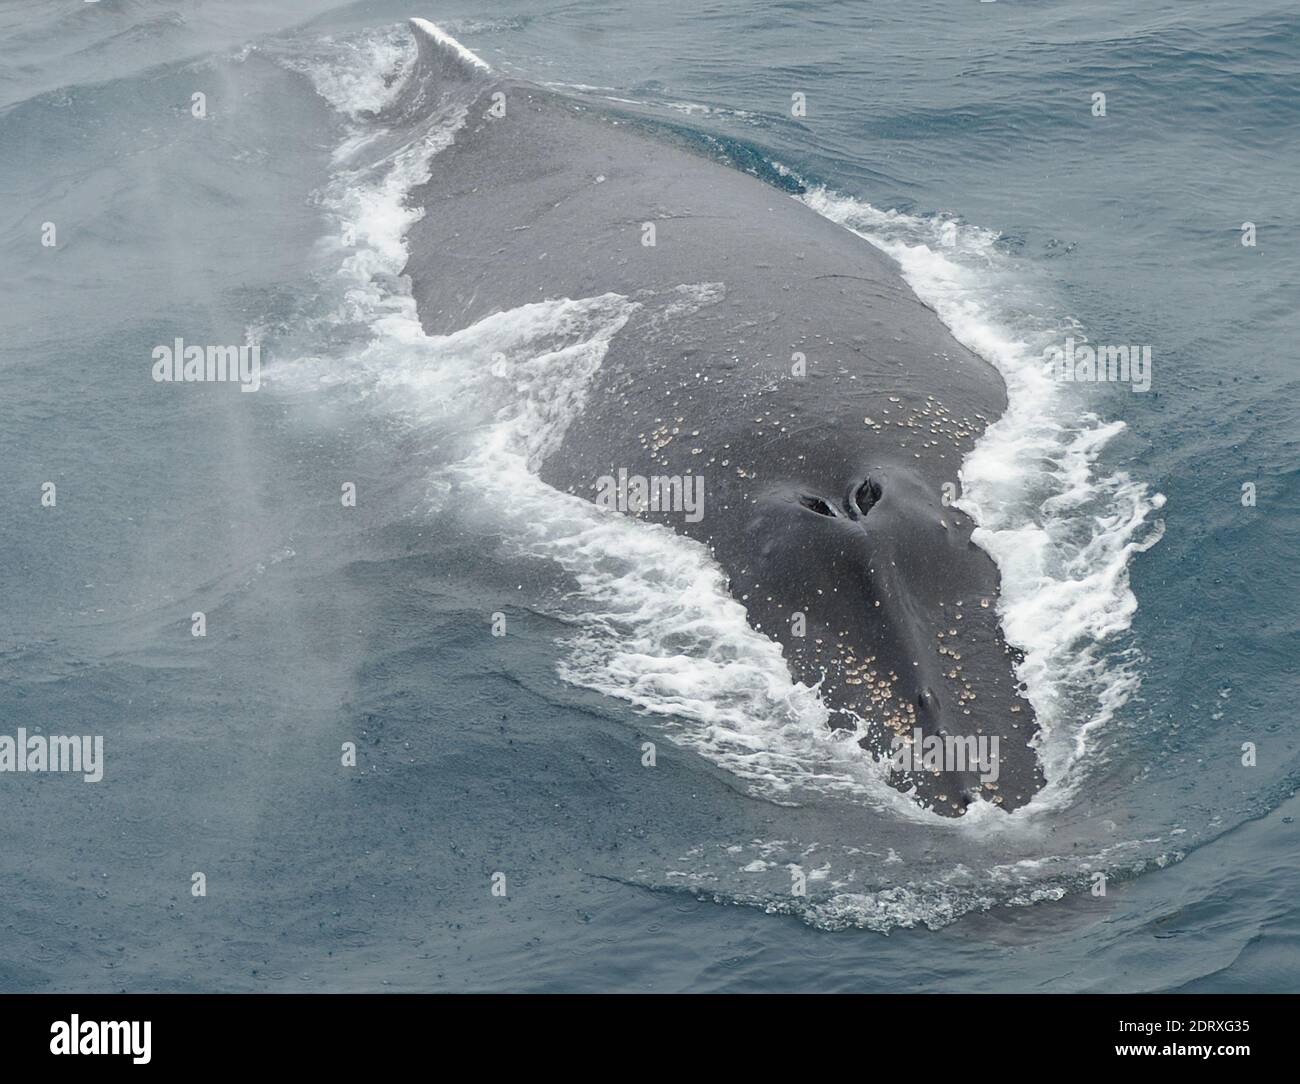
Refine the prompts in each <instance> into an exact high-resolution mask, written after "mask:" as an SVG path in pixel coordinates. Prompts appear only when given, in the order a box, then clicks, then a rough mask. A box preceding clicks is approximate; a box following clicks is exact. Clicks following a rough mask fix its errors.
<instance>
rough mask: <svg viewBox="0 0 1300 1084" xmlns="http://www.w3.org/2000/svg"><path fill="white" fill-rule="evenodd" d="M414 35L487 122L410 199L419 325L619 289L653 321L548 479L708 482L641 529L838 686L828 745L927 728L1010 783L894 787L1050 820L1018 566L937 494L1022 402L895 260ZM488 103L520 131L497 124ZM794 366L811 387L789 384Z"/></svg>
mask: <svg viewBox="0 0 1300 1084" xmlns="http://www.w3.org/2000/svg"><path fill="white" fill-rule="evenodd" d="M415 34H416V37H417V39H419V41H420V49H421V55H420V60H419V69H418V70H417V72H416V78H415V80H414V81H413V84H412V85H413V87H416V88H418V89H416V90H414V91H413V93H415V94H416V95H417V96H418V97H419V98H420V101H419V102H418V107H419V109H421V110H427V109H429V108H435V107H436V108H447V107H449V105H451V104H452V103H456V102H459V103H461V104H464V103H468V114H467V117H468V119H467V120H466V123H465V125H464V127H463V128H462V129H461V130H460V131H458V132H457V133H456V137H455V141H454V143H453V144H452V145H451V146H449V147H447V148H446V149H444V150H442V151H441V152H439V153H438V154H437V155H435V156H434V157H433V159H432V163H431V169H432V173H431V176H430V178H429V181H428V182H427V184H426V185H424V186H423V188H422V189H421V190H420V191H418V192H417V193H416V194H415V198H416V199H418V201H419V202H420V203H421V204H422V205H423V207H424V208H425V214H424V216H423V218H422V219H421V220H420V221H419V222H418V223H417V224H416V225H415V226H414V227H413V228H412V230H411V232H410V235H409V238H408V246H409V250H410V254H411V255H410V260H409V263H408V266H407V268H406V273H407V274H408V275H409V276H410V279H411V282H412V287H413V291H414V296H415V298H416V301H417V305H418V308H419V313H420V318H421V321H422V323H423V326H424V328H425V330H426V331H427V332H428V333H430V334H446V333H450V332H452V331H455V330H457V329H460V328H463V327H466V326H468V325H469V324H471V323H473V322H475V321H477V320H479V319H482V318H483V317H485V316H488V315H491V314H493V313H495V312H500V311H504V310H508V309H511V308H514V307H517V306H520V305H524V304H527V303H530V302H537V301H541V300H545V299H551V298H560V297H569V298H583V297H590V296H594V295H599V294H604V293H607V292H610V291H613V292H616V293H619V294H624V295H626V296H627V297H629V298H632V299H634V300H637V301H639V302H641V304H642V307H641V308H640V309H639V310H638V311H637V312H636V313H635V314H634V315H633V316H632V318H631V319H630V320H629V321H628V323H627V324H626V325H625V326H624V327H623V328H622V330H620V331H619V332H618V333H617V334H616V335H615V337H614V339H613V341H612V344H611V346H610V348H609V351H608V354H607V355H606V357H605V360H604V363H603V365H602V367H601V368H600V370H599V372H598V373H597V375H596V377H595V380H594V382H593V384H592V386H591V387H590V389H589V393H588V396H587V401H586V406H585V409H584V411H583V413H582V415H581V417H579V418H578V419H577V420H575V421H574V422H573V423H572V424H571V425H570V427H569V429H568V431H567V434H566V437H565V439H564V441H563V444H562V446H561V447H560V448H559V449H558V450H557V451H556V452H555V453H554V454H552V455H551V456H550V458H549V459H548V460H547V461H546V462H545V464H544V465H543V468H542V472H541V474H542V478H543V480H544V481H546V482H548V483H549V484H551V485H553V486H555V487H556V488H558V489H561V490H565V491H568V492H572V493H576V494H579V495H584V496H591V495H594V490H595V488H596V484H597V479H599V478H600V477H601V476H603V475H616V474H617V472H618V470H619V469H620V468H623V469H626V470H627V471H628V472H629V473H630V474H639V475H643V476H646V477H650V476H655V475H660V476H662V475H685V474H688V473H696V474H702V475H703V476H704V479H705V501H704V515H703V518H702V519H701V520H700V522H698V523H691V522H688V521H687V520H686V519H685V517H684V516H683V515H682V513H681V512H658V513H655V512H647V513H643V515H644V518H646V519H649V520H655V521H659V522H662V523H665V524H667V525H668V526H670V527H671V528H672V529H673V530H675V531H677V532H679V533H681V534H684V535H687V536H689V537H691V538H694V539H697V540H698V541H700V542H702V543H704V544H705V545H707V546H708V547H709V548H710V550H711V551H712V553H713V556H714V557H715V559H716V560H717V562H718V564H719V565H720V566H721V567H722V569H723V570H724V571H725V572H726V574H727V576H728V578H729V589H730V591H731V593H732V595H733V596H734V597H735V598H737V599H738V600H739V601H741V602H742V604H743V605H744V606H745V608H746V610H747V613H748V617H749V620H750V623H751V624H752V625H753V626H754V627H755V628H756V629H759V630H761V631H762V632H764V633H765V634H767V635H769V636H770V637H772V638H773V639H774V640H776V641H777V642H778V643H779V644H780V645H781V647H782V649H783V651H784V655H785V658H786V661H787V663H788V665H789V668H790V671H791V674H792V676H793V677H794V678H795V679H797V680H799V681H802V682H805V683H808V684H814V683H817V682H821V696H822V699H823V701H824V702H825V703H826V705H827V707H828V708H829V709H830V711H831V723H832V725H833V726H835V727H843V728H853V729H856V730H857V731H859V732H860V736H859V738H858V740H859V743H860V744H861V745H862V746H863V747H864V748H866V749H869V750H872V751H874V752H877V753H879V752H881V751H884V750H887V749H888V748H889V747H890V741H891V739H892V738H893V737H894V735H895V734H908V735H910V734H911V733H912V730H913V728H914V727H920V728H921V730H922V731H923V733H925V734H926V735H929V734H947V735H953V736H958V735H960V736H966V735H979V734H983V735H987V736H990V737H992V736H997V737H998V739H999V751H1000V764H999V769H1000V774H999V778H998V779H997V781H996V783H995V784H993V785H986V784H981V782H980V779H979V778H978V777H977V775H976V773H974V772H970V771H967V772H955V771H943V772H939V773H937V774H936V773H932V772H922V771H917V772H909V773H902V772H894V773H893V775H892V777H891V780H890V782H891V783H892V784H893V785H894V786H896V787H898V788H899V789H901V790H903V791H905V792H912V793H913V794H914V797H915V798H916V800H917V801H919V802H920V803H921V804H923V805H925V806H927V807H930V808H933V809H934V810H935V811H936V812H938V813H942V814H945V815H949V816H959V815H961V814H963V813H964V812H965V810H966V808H967V806H968V804H969V803H970V802H971V801H973V800H976V798H977V797H982V798H984V799H986V800H989V801H993V802H995V803H996V804H997V805H999V806H1000V807H1001V808H1003V809H1006V810H1011V809H1015V808H1017V807H1018V806H1021V805H1023V804H1025V803H1026V802H1027V801H1029V800H1030V799H1031V798H1032V797H1033V795H1034V793H1035V792H1036V791H1037V790H1038V789H1039V788H1040V787H1041V786H1042V785H1043V782H1044V780H1043V776H1042V773H1041V769H1040V767H1039V763H1038V758H1037V755H1036V753H1035V750H1034V748H1033V746H1032V744H1031V743H1032V741H1033V739H1034V737H1035V735H1036V733H1037V724H1036V721H1035V718H1034V714H1033V710H1032V708H1031V707H1030V705H1029V703H1028V701H1027V700H1025V699H1024V698H1023V695H1022V693H1021V691H1020V689H1019V688H1018V686H1017V682H1016V678H1015V676H1014V673H1013V666H1014V663H1015V661H1016V660H1015V657H1014V653H1013V652H1012V651H1011V650H1010V649H1009V648H1008V647H1007V645H1006V643H1005V641H1004V639H1003V636H1002V632H1001V630H1000V627H999V624H998V621H997V597H998V589H999V578H998V571H997V568H996V567H995V566H994V564H993V562H992V561H991V560H990V558H989V557H988V555H987V554H985V553H984V552H983V551H982V550H980V549H979V548H978V547H977V546H975V545H974V544H973V543H972V542H971V539H970V534H971V529H972V526H973V524H972V522H971V521H970V519H969V518H968V517H966V516H965V515H963V514H962V513H961V512H959V511H957V510H956V509H954V508H951V507H945V505H944V503H943V501H942V496H943V487H944V484H945V483H955V482H956V481H957V475H958V470H959V468H960V465H961V462H962V459H963V457H964V456H965V455H966V453H967V452H968V451H969V450H970V449H971V447H972V445H973V444H974V442H975V440H976V438H977V437H978V436H979V435H980V433H981V432H983V430H984V428H985V426H986V425H987V424H989V423H990V422H992V421H993V420H995V419H996V418H997V417H998V416H999V414H1000V413H1001V412H1002V411H1003V409H1004V408H1005V405H1006V396H1005V390H1004V387H1003V384H1002V381H1001V379H1000V377H999V376H998V374H997V373H996V372H995V371H994V370H993V369H992V368H991V367H990V366H989V365H988V364H987V363H986V362H985V361H983V360H982V359H980V358H979V357H977V356H976V355H974V354H972V353H971V352H970V351H968V350H966V349H965V348H964V347H962V346H961V345H960V344H958V343H957V342H956V340H954V339H953V338H952V336H951V335H950V333H949V332H948V330H947V329H946V328H945V327H944V326H943V324H941V323H940V321H939V319H938V318H937V316H936V315H935V313H934V312H933V311H932V310H931V309H929V308H928V307H927V306H925V305H924V304H922V303H921V301H920V300H918V298H917V297H916V296H915V294H913V292H912V291H911V290H910V289H909V288H908V286H907V285H906V284H905V283H904V282H903V280H902V278H901V275H900V273H899V269H898V267H897V265H896V264H895V262H894V261H893V260H892V259H891V258H889V257H888V256H887V255H885V254H884V253H882V252H880V251H879V250H877V249H876V248H874V247H873V246H872V245H870V244H868V243H866V242H865V241H863V240H862V239H860V238H858V237H856V236H855V235H853V234H851V233H850V232H849V231H847V230H845V229H843V228H842V227H840V226H838V225H835V224H834V223H832V222H830V221H828V220H827V219H825V218H823V217H822V216H820V215H818V214H816V213H815V212H814V211H812V210H811V209H809V208H808V207H806V206H804V205H803V204H802V203H800V202H799V201H797V200H795V199H793V198H791V197H790V196H788V195H786V194H784V193H782V192H780V191H778V190H777V189H775V188H773V187H771V186H769V185H767V184H764V183H763V182H761V181H759V180H758V179H756V178H755V177H753V176H750V175H747V174H745V173H742V172H740V171H738V170H735V169H731V168H727V167H725V166H723V165H722V164H720V163H718V162H715V161H712V160H710V159H709V158H707V157H705V156H703V155H701V154H698V153H695V152H694V151H693V150H691V149H690V148H688V147H686V146H682V145H677V144H676V143H675V142H674V141H673V140H672V139H671V137H667V136H661V137H660V138H652V137H651V136H650V135H648V134H647V133H646V132H645V131H642V130H641V126H640V124H638V123H637V122H636V121H634V120H631V119H629V118H627V117H618V116H614V115H611V114H609V113H608V112H606V111H603V110H599V109H593V108H592V107H591V106H590V104H588V103H585V102H583V101H580V100H575V99H571V98H567V97H565V96H562V95H559V94H555V93H551V92H549V91H547V90H544V89H539V88H537V87H535V86H531V85H529V84H526V83H523V82H520V81H517V80H514V79H510V78H501V77H499V76H498V75H497V74H496V73H494V72H483V71H481V70H479V69H477V68H473V67H471V66H470V65H468V64H466V63H465V62H464V60H463V59H462V58H460V57H459V56H457V55H456V54H455V52H454V51H452V50H450V49H448V48H447V47H445V46H443V45H440V44H438V43H437V42H435V41H434V40H433V39H431V38H429V37H428V36H427V35H425V34H424V33H422V32H421V31H419V30H418V29H417V30H415ZM435 89H436V90H437V93H436V94H435V93H434V92H433V91H434V90H435ZM494 92H500V93H503V94H504V95H505V105H506V110H505V116H504V117H500V118H497V117H492V116H490V115H489V113H488V111H489V107H490V106H491V104H492V101H493V99H492V97H491V96H492V94H493V93H494ZM435 99H437V100H436V101H435ZM411 104H412V103H410V102H406V103H400V102H399V105H398V107H397V108H399V109H401V108H410V107H411ZM598 178H603V180H598ZM645 222H653V223H654V224H655V229H656V234H657V236H656V244H655V245H654V247H647V246H644V245H643V244H642V224H643V223H645ZM696 283H722V284H724V287H725V296H724V297H722V299H721V300H718V301H716V303H713V304H705V305H702V306H701V307H699V308H698V309H697V310H696V311H693V312H690V311H687V312H681V313H678V314H676V315H671V314H669V313H668V312H667V311H666V306H667V305H669V304H671V303H672V302H673V301H680V300H681V299H682V297H681V294H679V293H676V292H675V290H676V288H677V287H680V286H682V285H683V284H696ZM795 352H800V353H802V354H803V355H805V356H806V359H807V360H806V368H807V375H806V376H804V377H798V376H794V375H792V355H794V354H795ZM867 418H870V419H872V422H873V423H874V424H871V425H868V424H867V423H866V422H865V420H864V419H867ZM665 426H666V427H667V430H668V431H667V432H663V430H664V427H665ZM656 431H659V435H658V437H656V435H655V434H656ZM695 433H698V435H693V434H695ZM665 436H671V437H672V439H671V440H670V441H669V442H668V443H666V444H663V445H662V446H657V445H659V444H660V443H661V441H662V439H663V437H665ZM864 483H865V487H864ZM859 493H861V494H863V495H864V499H863V500H862V501H861V502H859V501H856V500H855V494H859ZM873 496H874V503H872V498H873ZM859 503H860V504H861V506H863V507H867V511H866V512H865V513H864V512H863V511H861V510H860V507H859ZM795 612H799V613H802V614H804V615H806V633H805V635H804V636H796V635H794V634H793V629H792V614H794V613H795Z"/></svg>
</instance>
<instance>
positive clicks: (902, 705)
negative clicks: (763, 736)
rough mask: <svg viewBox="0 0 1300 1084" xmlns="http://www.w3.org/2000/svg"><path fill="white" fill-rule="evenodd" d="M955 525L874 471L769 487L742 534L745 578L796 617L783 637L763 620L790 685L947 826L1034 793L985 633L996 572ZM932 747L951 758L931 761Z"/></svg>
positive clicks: (1019, 730) (1033, 776)
mask: <svg viewBox="0 0 1300 1084" xmlns="http://www.w3.org/2000/svg"><path fill="white" fill-rule="evenodd" d="M971 527H972V524H971V522H970V521H969V519H967V518H966V517H965V516H964V515H962V514H961V513H959V512H957V511H956V510H955V509H952V508H950V507H946V506H945V505H944V504H943V502H942V499H941V497H940V495H939V494H938V493H937V492H935V489H934V486H933V485H931V484H929V483H927V481H926V480H925V478H924V477H922V475H921V474H920V473H918V472H916V471H914V470H912V469H910V468H908V467H907V466H905V465H901V464H890V463H885V464H871V465H868V466H865V467H862V468H860V469H858V470H857V471H856V472H854V473H851V474H847V475H846V476H844V477H834V478H821V479H813V478H810V477H804V478H799V479H796V480H792V481H788V482H783V483H778V484H774V485H772V486H770V487H769V488H768V489H767V491H766V492H765V493H764V494H763V495H762V496H761V497H760V498H759V500H758V502H757V509H756V515H755V517H754V520H753V522H752V524H751V531H752V532H754V533H756V534H758V535H760V536H761V543H760V553H761V555H762V561H761V564H760V567H759V568H757V569H755V572H756V573H757V576H756V579H758V580H759V581H760V583H761V584H762V586H763V587H764V588H765V589H766V590H769V591H771V592H772V593H773V597H774V598H779V599H780V601H781V602H782V603H783V604H784V605H785V608H786V609H787V610H788V611H795V612H799V613H801V614H803V615H805V617H806V628H805V630H804V634H803V635H802V636H799V635H796V634H795V632H794V631H792V629H791V628H790V627H789V626H788V625H786V624H783V623H782V621H781V620H780V618H779V617H778V616H777V615H776V614H775V613H771V612H768V613H765V614H764V616H763V620H764V624H765V627H766V628H769V629H774V630H775V635H776V637H777V638H778V639H779V640H780V641H781V643H782V646H783V648H784V649H785V653H786V658H787V661H788V663H789V664H790V665H791V669H792V672H794V674H795V676H796V677H797V678H799V679H800V680H804V681H806V682H807V683H810V684H811V683H815V682H818V681H820V683H821V694H822V699H823V701H824V702H825V703H826V705H827V707H828V709H830V711H831V713H832V720H833V721H832V725H834V726H841V727H846V728H849V729H856V730H862V731H863V733H862V734H861V735H860V737H859V739H858V740H859V744H860V745H861V746H862V747H863V748H864V749H865V750H866V751H868V752H869V753H870V754H872V755H873V756H876V757H878V758H889V759H890V762H891V765H892V766H893V772H892V776H891V779H890V782H891V784H892V785H894V786H895V787H897V788H898V789H900V790H903V791H905V792H908V791H911V792H913V793H914V797H915V798H916V799H917V800H918V801H919V802H920V803H921V804H922V805H925V806H928V807H930V808H932V809H933V810H934V811H935V812H938V813H941V814H944V815H947V816H961V815H962V814H964V812H965V811H966V809H967V808H968V807H969V806H970V804H971V803H973V802H975V801H977V800H980V799H984V800H987V801H990V802H992V803H993V804H995V805H998V806H1000V807H1002V808H1004V809H1008V810H1009V809H1014V808H1016V807H1017V806H1019V805H1022V804H1024V803H1025V802H1026V801H1028V800H1030V799H1031V798H1032V796H1033V793H1034V792H1035V791H1036V790H1037V789H1038V788H1039V787H1041V785H1042V783H1043V779H1042V774H1041V769H1040V768H1039V766H1038V762H1037V755H1036V752H1035V750H1034V749H1033V748H1032V746H1031V744H1030V739H1032V737H1033V736H1034V731H1035V721H1034V717H1033V713H1032V710H1031V709H1030V708H1029V705H1028V704H1027V702H1025V701H1024V700H1022V699H1021V698H1020V695H1019V691H1018V689H1017V685H1016V679H1015V676H1014V672H1013V664H1014V658H1013V657H1012V656H1011V654H1010V652H1009V650H1008V649H1007V647H1006V645H1005V641H1004V640H1003V637H1002V632H1001V629H1000V626H999V624H998V618H997V609H996V605H995V602H996V598H997V593H998V586H999V582H998V574H997V569H996V566H994V564H993V562H992V560H991V559H990V558H989V557H988V555H987V554H985V553H984V552H983V551H982V550H980V549H979V548H978V547H976V546H975V545H974V544H973V543H972V542H971V541H970V530H971ZM775 585H780V586H779V587H777V586H775ZM755 586H758V584H756V585H755ZM776 592H779V595H778V594H777V593H776ZM755 593H756V594H757V593H758V592H755ZM762 597H763V598H764V599H766V598H767V594H766V593H764V594H763V595H762ZM859 721H860V722H859ZM913 746H915V747H916V749H915V753H916V755H915V757H913V756H911V752H912V747H913ZM922 747H924V749H923V748H922ZM936 748H937V749H938V750H939V753H938V755H939V756H940V757H941V758H942V757H943V756H946V755H949V754H952V755H953V756H955V758H956V759H955V760H949V761H944V760H942V759H940V760H939V761H938V762H936V761H935V760H934V759H933V758H932V757H931V754H932V753H934V751H935V749H936ZM923 751H924V753H925V755H924V756H922V753H923ZM968 753H969V754H970V757H974V758H975V760H976V761H978V763H972V762H971V760H970V757H968V756H967V754H968ZM981 758H982V759H981ZM936 763H937V767H936Z"/></svg>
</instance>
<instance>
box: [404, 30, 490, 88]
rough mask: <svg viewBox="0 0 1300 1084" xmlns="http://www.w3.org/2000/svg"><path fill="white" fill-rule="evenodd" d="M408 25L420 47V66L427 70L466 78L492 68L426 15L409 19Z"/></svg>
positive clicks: (484, 73)
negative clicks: (430, 20)
mask: <svg viewBox="0 0 1300 1084" xmlns="http://www.w3.org/2000/svg"><path fill="white" fill-rule="evenodd" d="M411 29H412V31H413V32H414V34H415V41H416V44H417V45H418V46H419V49H420V64H421V67H423V68H425V69H426V70H427V71H428V72H430V73H437V74H441V75H442V76H444V77H447V76H451V77H454V78H459V79H468V78H471V77H474V76H480V75H486V74H487V73H488V72H490V71H491V70H492V69H491V68H490V67H488V65H487V62H486V61H484V59H483V58H482V57H481V56H479V55H478V54H477V53H474V52H472V51H471V50H469V49H466V48H465V46H463V45H461V43H460V42H458V41H457V40H456V39H455V38H453V37H452V36H451V35H450V34H448V33H447V32H446V31H445V30H442V29H441V28H439V27H437V26H435V25H434V24H433V23H431V22H429V20H428V19H411Z"/></svg>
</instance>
